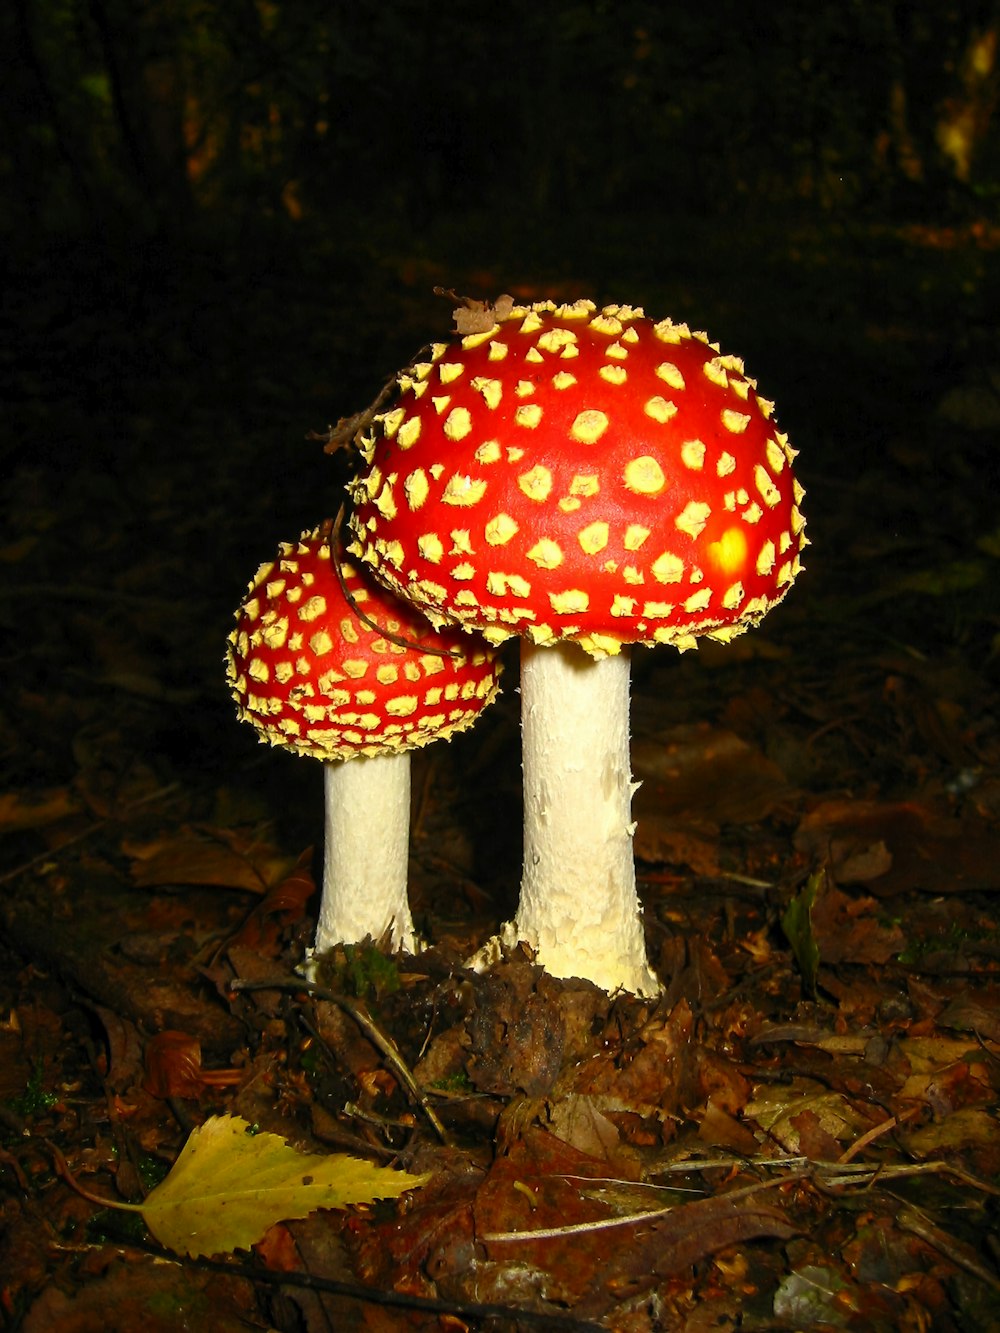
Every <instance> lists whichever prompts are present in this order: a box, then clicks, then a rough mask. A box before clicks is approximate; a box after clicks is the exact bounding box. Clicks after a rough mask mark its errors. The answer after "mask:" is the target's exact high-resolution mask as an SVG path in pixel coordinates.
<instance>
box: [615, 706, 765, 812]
mask: <svg viewBox="0 0 1000 1333" xmlns="http://www.w3.org/2000/svg"><path fill="white" fill-rule="evenodd" d="M632 764H633V767H634V769H635V775H636V777H637V778H639V779H641V780H642V784H643V785H642V786H641V787H640V788H639V790H638V791H637V792H636V795H635V800H634V802H633V813H634V815H635V817H636V819H638V820H639V821H640V823H641V822H642V820H643V819H644V818H648V817H653V816H656V817H659V818H662V819H670V820H673V821H675V822H677V823H688V822H689V821H690V820H691V819H694V820H695V821H696V822H697V823H700V824H704V823H706V822H707V823H710V824H740V823H755V822H756V821H757V820H760V819H763V818H764V817H765V815H767V814H769V813H770V812H771V811H772V810H773V809H774V808H775V806H776V805H778V804H779V802H780V801H781V800H783V799H784V797H785V796H786V795H787V794H788V791H789V783H788V779H787V778H786V777H785V775H784V773H782V771H781V769H780V768H779V767H778V766H777V764H774V763H772V762H771V760H770V759H767V758H765V756H764V755H763V754H761V752H760V751H759V750H756V749H754V747H753V746H752V745H749V744H748V743H747V742H746V741H745V740H742V739H741V738H740V737H739V736H737V735H736V733H735V732H732V731H727V730H726V729H725V728H722V727H712V726H709V725H708V723H694V724H692V725H685V726H677V727H671V728H669V729H666V730H664V731H660V732H659V734H658V735H656V736H655V737H654V738H653V739H649V740H647V739H643V738H642V736H641V735H640V736H638V737H637V739H636V740H634V741H633V743H632Z"/></svg>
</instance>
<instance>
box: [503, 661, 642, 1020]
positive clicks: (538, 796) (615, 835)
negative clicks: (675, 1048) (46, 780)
mask: <svg viewBox="0 0 1000 1333" xmlns="http://www.w3.org/2000/svg"><path fill="white" fill-rule="evenodd" d="M630 667H631V660H630V657H629V654H628V650H627V649H623V651H622V652H621V653H620V654H619V655H618V656H616V657H607V658H604V659H602V660H600V661H595V660H594V659H593V658H591V657H589V656H587V654H585V653H584V652H583V651H582V650H581V649H580V648H578V647H576V646H575V645H572V644H562V645H560V646H558V647H554V648H537V647H534V646H533V645H531V644H528V643H525V644H523V645H522V652H521V732H522V736H521V741H522V754H523V764H524V874H523V878H522V882H521V899H520V903H519V905H518V909H517V915H516V917H515V919H514V921H513V923H512V924H511V926H508V927H507V930H506V932H505V938H507V939H508V940H513V939H517V940H524V941H525V943H527V944H528V945H529V946H530V947H531V948H532V950H534V952H535V954H536V956H537V958H538V961H539V962H540V963H541V964H542V965H543V966H544V967H545V968H546V969H547V970H548V971H549V972H552V973H553V974H554V975H556V976H561V977H586V978H587V979H589V980H590V981H593V982H595V983H596V984H597V985H598V986H601V987H602V988H603V989H604V990H608V991H614V990H619V989H624V990H627V991H632V992H634V993H635V994H639V995H655V994H657V993H658V992H659V990H660V984H659V982H658V981H657V979H656V975H655V974H654V972H653V971H652V969H651V968H650V966H649V963H648V962H647V959H646V945H645V940H644V937H643V931H642V918H641V914H640V907H639V899H638V896H637V894H636V886H635V863H634V860H633V851H632V834H633V830H634V827H635V826H634V824H633V823H632V814H631V808H632V794H633V792H634V791H635V784H633V782H632V772H631V762H630V755H629V676H630Z"/></svg>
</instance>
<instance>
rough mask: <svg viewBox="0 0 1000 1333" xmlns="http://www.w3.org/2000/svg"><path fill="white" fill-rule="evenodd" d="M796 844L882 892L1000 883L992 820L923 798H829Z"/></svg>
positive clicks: (840, 876)
mask: <svg viewBox="0 0 1000 1333" xmlns="http://www.w3.org/2000/svg"><path fill="white" fill-rule="evenodd" d="M795 848H796V851H798V852H800V853H802V854H803V855H805V856H810V857H813V858H815V859H816V860H821V861H823V862H824V863H825V864H827V865H828V866H829V867H830V869H831V870H832V872H833V875H834V878H835V879H837V880H838V881H842V882H846V878H845V875H846V876H850V877H851V878H852V879H853V880H854V881H856V882H858V883H864V884H867V885H868V887H869V889H870V890H871V892H872V893H874V894H877V895H878V896H879V897H889V896H894V895H896V894H905V893H910V892H913V891H919V892H922V893H968V892H970V891H972V890H981V889H990V888H998V887H1000V861H998V859H997V855H996V835H995V834H994V833H993V831H992V829H991V828H990V825H989V823H988V822H987V821H986V820H984V819H982V818H980V817H979V816H978V815H976V814H974V813H965V814H963V815H962V816H961V817H960V818H956V816H955V814H954V811H952V810H951V809H949V808H943V807H942V808H939V807H937V806H934V805H931V804H929V803H923V802H920V801H897V802H892V801H851V800H834V801H823V802H822V803H821V804H820V805H818V806H816V807H815V809H813V810H811V811H810V812H809V813H808V814H807V815H805V817H804V818H803V819H802V821H801V822H800V824H799V827H798V828H797V829H796V832H795ZM867 876H870V877H871V878H867Z"/></svg>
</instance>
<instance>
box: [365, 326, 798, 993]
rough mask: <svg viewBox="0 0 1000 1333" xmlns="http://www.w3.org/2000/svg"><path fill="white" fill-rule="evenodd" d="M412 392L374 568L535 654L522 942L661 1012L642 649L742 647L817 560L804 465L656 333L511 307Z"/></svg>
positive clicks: (722, 379)
mask: <svg viewBox="0 0 1000 1333" xmlns="http://www.w3.org/2000/svg"><path fill="white" fill-rule="evenodd" d="M486 313H487V314H489V316H490V318H488V319H485V320H484V321H482V322H481V324H479V325H476V326H475V327H471V328H470V326H469V325H468V323H467V322H466V323H465V324H464V326H463V324H462V323H460V324H459V332H458V334H457V335H456V336H455V337H454V338H453V339H452V340H451V341H449V342H441V343H436V344H434V345H433V347H432V348H431V349H430V352H429V354H428V355H427V357H426V359H424V360H421V361H419V362H417V363H416V364H414V365H412V366H411V367H410V368H409V369H407V370H406V371H404V372H403V373H402V374H401V375H400V376H399V377H398V386H397V387H398V391H397V393H396V396H395V398H394V399H393V400H392V401H391V402H390V403H389V405H388V407H387V408H386V409H385V410H383V411H381V412H380V413H379V414H378V415H377V416H376V417H375V418H374V422H373V426H372V428H371V430H370V432H369V434H368V436H367V439H366V442H365V444H364V457H365V459H366V463H367V466H366V468H364V469H362V471H361V472H360V474H359V476H358V477H357V479H356V480H355V482H354V483H353V484H352V486H351V488H350V490H351V494H352V497H353V501H354V512H353V514H352V517H351V527H352V530H353V533H354V540H353V542H352V544H351V546H350V548H349V549H350V550H351V552H352V554H354V555H356V556H358V557H360V558H361V559H362V560H364V561H365V562H367V563H368V564H369V565H370V566H371V567H372V569H373V570H374V571H375V574H376V576H377V577H378V578H379V579H380V580H381V581H382V582H383V583H385V584H386V586H387V587H389V588H391V589H392V590H393V591H394V592H396V593H398V595H399V596H400V597H404V598H406V599H407V600H408V601H410V602H412V603H413V604H414V605H416V606H417V607H419V608H420V609H421V610H422V611H423V612H424V614H425V615H427V616H428V617H429V618H430V619H431V620H432V621H433V622H434V623H435V624H437V625H439V626H444V625H461V626H463V627H465V628H466V629H469V630H475V631H477V632H478V633H480V634H482V635H483V636H484V638H486V639H487V640H488V641H490V642H492V643H500V642H502V641H503V640H504V639H507V638H509V637H510V636H512V635H519V636H520V637H521V640H522V655H521V717H522V745H523V765H524V807H525V809H524V819H525V848H524V871H523V878H522V883H521V896H520V902H519V905H518V909H517V914H516V917H515V920H514V922H513V924H512V926H511V927H509V928H508V929H507V931H506V932H505V938H507V939H508V940H514V939H519V940H524V941H525V942H526V943H527V944H529V945H530V947H531V948H532V949H533V950H534V951H535V953H536V955H537V957H538V959H539V961H540V962H541V963H542V964H543V965H544V966H545V967H546V968H547V969H549V971H551V972H553V973H555V974H556V975H559V976H581V977H587V978H589V979H591V980H592V981H594V982H596V983H597V984H598V985H600V986H602V987H604V988H605V989H607V990H615V989H618V988H624V989H625V990H629V991H634V992H638V993H647V994H648V993H653V992H655V991H656V990H657V989H658V985H659V983H658V981H657V978H656V976H655V974H654V972H653V970H652V968H651V967H650V965H649V963H648V961H647V957H646V949H645V942H644V938H643V930H642V921H641V916H640V910H639V902H638V897H637V894H636V882H635V868H634V862H633V853H632V833H633V828H634V826H633V824H632V819H631V798H632V794H633V792H634V790H635V785H634V784H633V782H632V777H631V769H630V757H629V647H628V646H629V645H631V644H634V643H639V644H646V645H648V646H655V645H658V644H672V645H673V646H674V647H675V648H678V649H680V650H684V649H687V648H691V647H694V646H695V645H696V644H697V641H698V639H699V638H700V637H701V636H703V635H707V636H708V637H709V638H712V639H716V640H719V641H721V642H728V641H729V640H730V639H732V638H733V637H734V636H735V635H737V634H740V633H742V632H743V631H744V630H746V629H748V628H749V627H750V626H752V625H756V624H757V623H758V622H759V621H760V620H761V618H762V617H763V616H764V615H765V614H766V613H767V612H768V611H769V610H770V609H771V608H772V607H773V606H774V605H776V603H778V602H779V601H780V600H781V599H782V598H783V597H784V596H785V594H786V593H787V591H788V589H789V588H790V587H791V585H792V583H793V581H794V579H795V577H796V575H797V574H798V572H799V555H800V552H801V550H802V548H803V546H804V545H805V536H804V532H803V528H804V523H803V518H802V514H801V511H800V508H799V504H800V501H801V498H802V489H801V487H800V486H799V484H798V482H797V481H796V480H795V478H794V476H793V473H792V461H793V459H794V457H795V453H794V451H793V450H792V449H791V447H790V446H789V443H788V439H787V437H786V436H785V435H784V434H782V432H781V431H779V430H778V429H777V427H776V425H775V422H774V419H773V405H772V404H771V403H770V402H768V401H767V400H766V399H765V398H763V397H761V396H760V395H759V394H758V392H757V385H756V382H755V381H754V380H752V379H750V378H749V377H748V376H747V375H746V373H745V371H744V367H743V363H742V361H740V360H739V359H738V358H737V357H734V356H726V355H723V354H721V353H720V350H719V347H718V345H717V344H715V343H710V342H709V340H708V337H707V336H706V335H705V334H704V333H693V332H692V331H691V330H690V329H689V328H688V327H687V326H686V325H684V324H674V323H673V322H671V321H670V320H663V321H661V322H659V323H655V322H653V321H652V320H650V319H648V318H646V317H645V315H644V314H643V312H642V310H640V309H638V308H633V307H628V306H607V307H605V308H604V309H603V310H597V309H596V308H595V306H594V305H593V303H591V302H589V301H577V302H575V303H573V304H571V305H561V306H556V305H555V304H554V303H552V302H551V301H548V302H543V303H539V304H536V305H531V306H523V305H513V304H512V303H511V302H510V301H509V299H508V300H503V301H501V302H498V303H497V305H496V306H495V307H493V308H487V312H486Z"/></svg>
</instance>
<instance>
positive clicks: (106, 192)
mask: <svg viewBox="0 0 1000 1333" xmlns="http://www.w3.org/2000/svg"><path fill="white" fill-rule="evenodd" d="M998 28H1000V7H998V5H997V4H996V3H995V0H905V2H900V0H841V2H840V3H836V4H818V5H812V4H805V3H802V0H771V3H768V4H767V5H764V4H750V5H746V4H741V3H736V2H735V0H719V2H718V3H716V4H714V5H713V6H712V7H711V8H710V9H704V8H701V7H698V6H691V5H677V4H671V3H664V4H655V3H649V2H648V0H646V2H638V3H637V2H636V0H625V2H624V3H610V2H609V0H596V2H592V3H589V4H588V3H570V2H569V0H553V2H552V3H551V4H547V5H545V6H540V5H537V4H535V3H530V2H526V0H508V3H503V4H499V5H496V6H492V7H491V6H484V5H482V4H472V3H468V2H467V0H455V2H453V3H451V4H449V5H446V6H442V5H435V4H431V3H428V2H427V0H393V3H386V4H372V3H358V4H346V3H339V4H338V3H334V4H329V3H327V4H323V3H313V2H311V0H282V2H278V3H268V2H267V0H227V3H216V4H211V3H205V2H204V0H10V3H8V4H7V5H4V6H3V12H2V15H0V34H2V40H3V45H4V49H5V50H7V51H8V52H9V53H11V55H12V57H13V58H12V59H11V60H10V61H9V63H8V67H7V73H6V75H5V78H4V80H3V85H2V89H0V117H2V121H0V124H2V143H3V147H2V149H0V173H2V180H3V186H4V189H3V197H2V201H0V221H2V226H3V229H4V230H5V231H6V232H7V233H14V234H15V235H18V236H24V235H26V234H30V235H33V236H37V235H39V234H42V235H51V234H53V233H66V232H79V231H81V230H87V229H93V228H99V229H102V230H106V231H109V232H110V233H111V234H114V235H116V236H118V237H119V238H121V237H123V236H130V237H135V236H137V235H138V236H160V237H173V238H176V237H178V236H182V235H183V236H190V235H191V234H192V232H195V233H197V232H201V233H203V234H204V233H205V232H209V233H211V234H214V235H216V236H218V235H224V236H225V237H226V238H227V240H228V241H230V242H232V243H235V244H239V243H240V241H241V240H243V239H244V238H245V236H246V234H247V232H248V231H253V230H256V229H257V228H259V226H260V225H261V224H262V223H263V222H264V221H265V220H268V219H270V220H273V221H278V220H289V221H295V222H301V223H303V224H305V225H306V226H317V227H319V229H320V230H321V232H322V233H323V234H324V235H325V236H326V237H327V238H328V239H329V240H331V241H334V240H336V239H337V238H344V239H352V240H353V239H356V237H355V236H354V235H353V232H354V229H355V228H356V227H358V226H359V224H360V221H361V219H364V220H365V225H366V226H369V227H374V228H375V229H376V231H375V235H376V236H377V235H384V234H386V233H391V232H392V231H394V230H397V229H398V230H400V231H403V232H405V233H407V234H409V235H411V236H412V235H414V234H415V235H427V232H428V229H430V231H431V235H433V230H434V228H435V227H436V226H438V225H440V224H442V223H443V222H444V221H445V220H446V219H447V218H448V217H449V216H454V215H456V214H459V215H462V216H464V217H471V218H474V219H476V220H477V221H478V222H479V224H480V225H481V226H483V227H484V228H485V231H486V233H487V234H488V235H491V237H492V239H493V240H494V241H496V242H498V243H499V242H501V241H506V242H508V243H512V242H514V241H515V240H516V241H517V242H519V243H524V242H525V241H527V240H532V239H533V240H534V242H535V244H536V245H538V244H541V242H542V240H543V237H544V238H545V239H546V240H547V241H548V243H549V245H550V246H551V245H552V244H553V243H554V242H556V241H557V240H558V239H559V238H560V237H562V239H563V240H564V241H565V236H566V233H565V231H564V227H569V228H570V229H571V230H570V236H571V238H572V228H573V227H574V226H579V225H580V224H581V221H582V219H583V218H585V217H586V218H596V219H599V220H600V223H605V222H607V220H609V219H613V218H618V219H622V218H627V217H632V218H636V217H644V216H646V215H650V214H653V215H657V216H660V217H662V218H673V217H678V216H689V215H691V214H692V213H694V214H703V213H706V212H710V213H712V214H713V215H716V216H718V215H720V214H724V215H728V216H730V217H732V218H733V219H743V218H746V216H747V213H748V211H749V212H750V213H751V214H753V215H757V214H762V215H764V216H773V215H774V213H775V212H776V211H781V212H784V211H786V210H790V209H791V210H795V211H796V212H800V211H801V210H802V209H813V208H818V209H821V210H824V211H826V212H830V213H837V212H846V211H849V210H856V209H859V208H869V209H870V208H878V209H882V208H890V207H893V208H895V207H905V208H906V209H907V210H912V209H915V208H919V207H920V205H921V201H922V200H924V201H925V200H926V199H927V198H929V197H931V196H933V197H934V199H935V201H937V200H938V199H939V198H940V194H941V191H942V190H944V191H946V192H947V193H948V194H949V195H950V196H952V197H953V198H954V199H955V200H956V201H958V200H961V199H963V198H975V197H978V198H982V197H983V196H987V195H990V194H991V193H993V192H994V191H995V190H996V189H997V187H998V185H1000V142H998V136H997V135H996V133H995V132H991V131H992V129H993V126H992V119H993V116H994V114H995V108H996V100H997V91H998V73H997V70H998V64H997V41H998ZM487 220H490V221H487Z"/></svg>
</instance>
